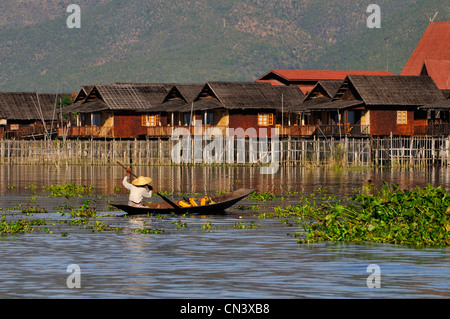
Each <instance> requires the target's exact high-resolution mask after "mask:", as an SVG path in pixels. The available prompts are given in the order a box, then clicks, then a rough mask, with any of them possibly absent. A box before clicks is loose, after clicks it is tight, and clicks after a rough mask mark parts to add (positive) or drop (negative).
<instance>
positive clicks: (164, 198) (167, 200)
mask: <svg viewBox="0 0 450 319" xmlns="http://www.w3.org/2000/svg"><path fill="white" fill-rule="evenodd" d="M117 164H119V165H120V166H122V167H123V168H124V169H125V170H126V169H127V168H126V167H125V166H123V165H122V163H120V162H119V161H117ZM130 174H131V175H132V176H134V177H136V178H138V176H136V175H135V174H133V172H130ZM155 193H156V194H158V195H159V197H161V198H162V199H163V200H165V201H166V202H167V203H169V204H170V206H172V207H173V208H175V209H179V208H180V206H178V205H177V204H175V203H174V202H172V201H171V200H170V199H168V198H167V197H166V196H164V195H162V194H161V193H160V192H156V191H155Z"/></svg>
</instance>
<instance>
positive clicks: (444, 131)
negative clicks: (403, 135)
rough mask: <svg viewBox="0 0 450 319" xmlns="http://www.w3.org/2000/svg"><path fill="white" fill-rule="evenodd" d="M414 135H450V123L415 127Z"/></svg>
mask: <svg viewBox="0 0 450 319" xmlns="http://www.w3.org/2000/svg"><path fill="white" fill-rule="evenodd" d="M414 135H428V136H445V135H450V123H440V124H429V125H414Z"/></svg>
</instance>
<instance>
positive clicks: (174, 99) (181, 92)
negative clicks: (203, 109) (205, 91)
mask: <svg viewBox="0 0 450 319" xmlns="http://www.w3.org/2000/svg"><path fill="white" fill-rule="evenodd" d="M202 87H203V84H198V83H194V84H175V85H174V86H173V87H172V88H171V89H170V90H169V92H168V93H167V95H166V96H165V98H164V99H163V101H162V103H159V104H157V105H154V106H151V107H149V108H146V109H142V110H139V112H176V111H178V110H179V109H180V107H182V106H184V105H186V103H191V102H193V101H194V99H195V98H196V97H197V95H198V94H199V92H200V91H201V89H202Z"/></svg>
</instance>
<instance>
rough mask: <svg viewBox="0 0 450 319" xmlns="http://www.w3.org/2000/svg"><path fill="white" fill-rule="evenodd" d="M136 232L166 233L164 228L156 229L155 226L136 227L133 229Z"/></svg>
mask: <svg viewBox="0 0 450 319" xmlns="http://www.w3.org/2000/svg"><path fill="white" fill-rule="evenodd" d="M133 231H134V232H135V233H140V234H162V233H164V230H162V229H155V228H135V229H133Z"/></svg>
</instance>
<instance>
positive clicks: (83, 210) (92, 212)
mask: <svg viewBox="0 0 450 319" xmlns="http://www.w3.org/2000/svg"><path fill="white" fill-rule="evenodd" d="M70 215H71V217H72V218H74V217H96V216H98V214H97V209H96V208H95V207H91V205H90V201H89V200H85V201H84V203H83V205H81V206H80V208H79V209H78V210H72V211H71V212H70Z"/></svg>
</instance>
